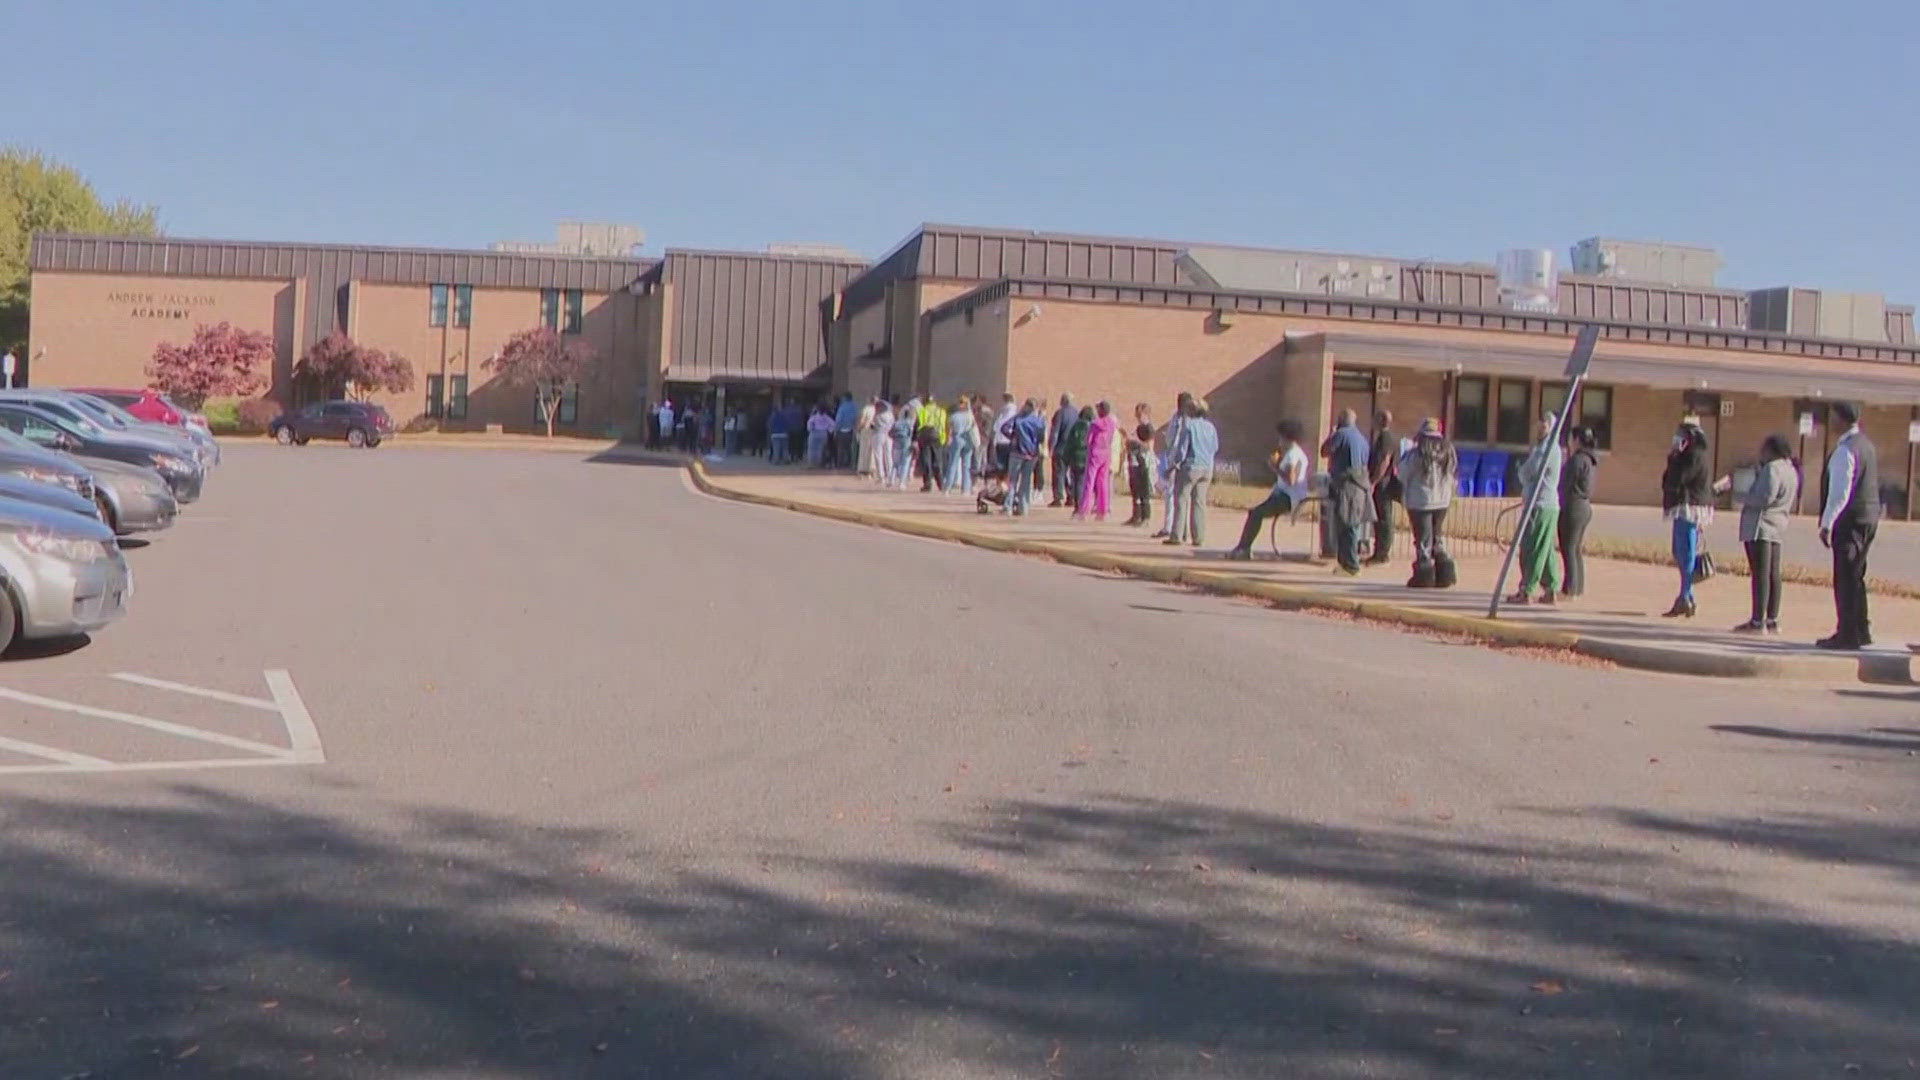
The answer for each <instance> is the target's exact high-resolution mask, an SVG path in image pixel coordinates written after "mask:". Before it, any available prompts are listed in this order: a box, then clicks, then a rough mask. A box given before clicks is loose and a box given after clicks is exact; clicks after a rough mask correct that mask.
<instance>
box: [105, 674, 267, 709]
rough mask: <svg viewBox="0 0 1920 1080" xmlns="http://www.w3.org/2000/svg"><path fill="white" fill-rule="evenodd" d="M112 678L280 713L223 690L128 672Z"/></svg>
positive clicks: (256, 700)
mask: <svg viewBox="0 0 1920 1080" xmlns="http://www.w3.org/2000/svg"><path fill="white" fill-rule="evenodd" d="M113 678H116V679H119V680H120V681H121V682H130V683H135V684H138V685H140V686H151V687H153V688H155V689H156V690H173V691H177V692H178V693H182V694H193V695H196V696H198V697H203V698H211V699H212V700H214V701H224V702H227V703H228V704H230V705H246V706H250V707H252V708H255V709H265V710H266V711H268V712H279V711H280V706H279V704H278V703H276V702H272V701H267V700H265V699H263V698H257V697H247V696H246V695H244V694H229V693H227V692H226V691H224V690H208V689H206V688H205V687H201V686H188V685H187V684H185V683H177V682H168V681H167V680H165V679H154V678H150V677H148V676H146V675H135V674H133V673H132V672H130V671H116V672H114V673H113Z"/></svg>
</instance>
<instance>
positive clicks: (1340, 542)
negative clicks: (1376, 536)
mask: <svg viewBox="0 0 1920 1080" xmlns="http://www.w3.org/2000/svg"><path fill="white" fill-rule="evenodd" d="M1364 528H1366V526H1365V525H1364V524H1362V525H1349V524H1347V523H1346V522H1344V521H1336V522H1334V523H1333V557H1334V559H1335V560H1336V561H1338V562H1339V563H1340V566H1341V568H1342V569H1344V570H1352V571H1355V572H1358V571H1359V569H1360V530H1361V529H1364Z"/></svg>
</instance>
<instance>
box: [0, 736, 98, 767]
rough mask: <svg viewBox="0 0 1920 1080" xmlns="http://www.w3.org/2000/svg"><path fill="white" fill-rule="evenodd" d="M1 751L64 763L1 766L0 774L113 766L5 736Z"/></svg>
mask: <svg viewBox="0 0 1920 1080" xmlns="http://www.w3.org/2000/svg"><path fill="white" fill-rule="evenodd" d="M0 750H11V751H13V752H14V753H16V754H28V755H31V756H33V757H40V758H46V759H47V760H49V761H58V762H61V763H62V764H61V765H14V766H10V767H8V766H0V772H12V771H13V770H15V769H25V770H29V771H35V772H39V771H44V770H48V769H58V768H65V767H68V766H87V767H93V766H99V765H111V764H113V762H111V761H108V760H107V759H106V758H97V757H90V756H88V755H86V754H76V753H74V752H73V751H71V750H60V749H57V748H55V747H52V746H41V745H40V744H39V743H30V742H27V741H26V740H24V739H9V738H7V737H6V736H4V735H0Z"/></svg>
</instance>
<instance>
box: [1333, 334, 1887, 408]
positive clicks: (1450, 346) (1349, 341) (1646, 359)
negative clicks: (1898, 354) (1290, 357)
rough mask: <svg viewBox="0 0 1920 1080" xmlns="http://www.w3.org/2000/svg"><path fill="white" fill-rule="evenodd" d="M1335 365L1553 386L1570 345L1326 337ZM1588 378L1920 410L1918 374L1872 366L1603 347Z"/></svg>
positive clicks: (1374, 336)
mask: <svg viewBox="0 0 1920 1080" xmlns="http://www.w3.org/2000/svg"><path fill="white" fill-rule="evenodd" d="M1305 336H1306V337H1318V338H1324V339H1325V341H1326V345H1327V355H1328V357H1329V358H1330V359H1331V360H1332V361H1333V362H1335V363H1337V364H1341V365H1345V366H1357V367H1374V366H1379V367H1403V368H1415V369H1422V370H1428V371H1466V372H1471V373H1473V374H1476V375H1512V376H1517V377H1525V378H1532V379H1558V378H1560V377H1561V375H1562V373H1563V372H1564V371H1565V370H1566V363H1567V354H1568V353H1569V352H1571V351H1572V349H1573V342H1572V340H1571V339H1569V340H1567V341H1566V342H1564V343H1562V344H1557V345H1554V346H1548V345H1518V344H1516V345H1495V344H1482V343H1480V342H1475V341H1470V340H1468V341H1461V342H1442V341H1435V340H1433V339H1432V338H1431V337H1428V338H1424V339H1423V338H1419V337H1412V336H1407V337H1402V336H1399V335H1390V334H1367V333H1346V332H1343V331H1337V330H1335V331H1327V332H1324V333H1318V334H1312V335H1305ZM1588 377H1589V378H1591V379H1592V380H1593V381H1595V382H1601V383H1624V384H1627V385H1636V386H1652V387H1661V388H1667V389H1676V390H1712V391H1716V392H1722V393H1725V392H1736V393H1749V394H1764V395H1766V396H1769V397H1791V398H1803V397H1805V398H1812V397H1824V398H1829V399H1843V400H1854V401H1860V402H1863V403H1872V404H1876V405H1920V366H1914V365H1908V364H1895V363H1887V362H1883V361H1873V360H1830V359H1821V358H1816V357H1809V356H1785V355H1781V356H1776V355H1771V354H1765V353H1741V352H1731V351H1724V350H1707V349H1694V350H1681V349H1658V348H1657V347H1650V346H1641V347H1638V348H1635V347H1634V346H1632V345H1630V344H1628V343H1623V342H1619V341H1608V340H1606V339H1602V340H1601V342H1600V347H1599V348H1598V349H1597V350H1596V351H1595V352H1594V355H1593V368H1592V370H1591V371H1590V372H1589V373H1588Z"/></svg>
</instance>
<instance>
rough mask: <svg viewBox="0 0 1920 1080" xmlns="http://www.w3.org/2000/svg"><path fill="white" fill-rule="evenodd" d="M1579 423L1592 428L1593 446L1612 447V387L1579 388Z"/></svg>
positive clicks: (1602, 448)
mask: <svg viewBox="0 0 1920 1080" xmlns="http://www.w3.org/2000/svg"><path fill="white" fill-rule="evenodd" d="M1580 423H1581V425H1582V426H1584V427H1590V428H1592V429H1593V444H1594V446H1595V447H1597V448H1599V449H1601V450H1611V449H1613V387H1611V386H1583V387H1581V388H1580Z"/></svg>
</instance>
